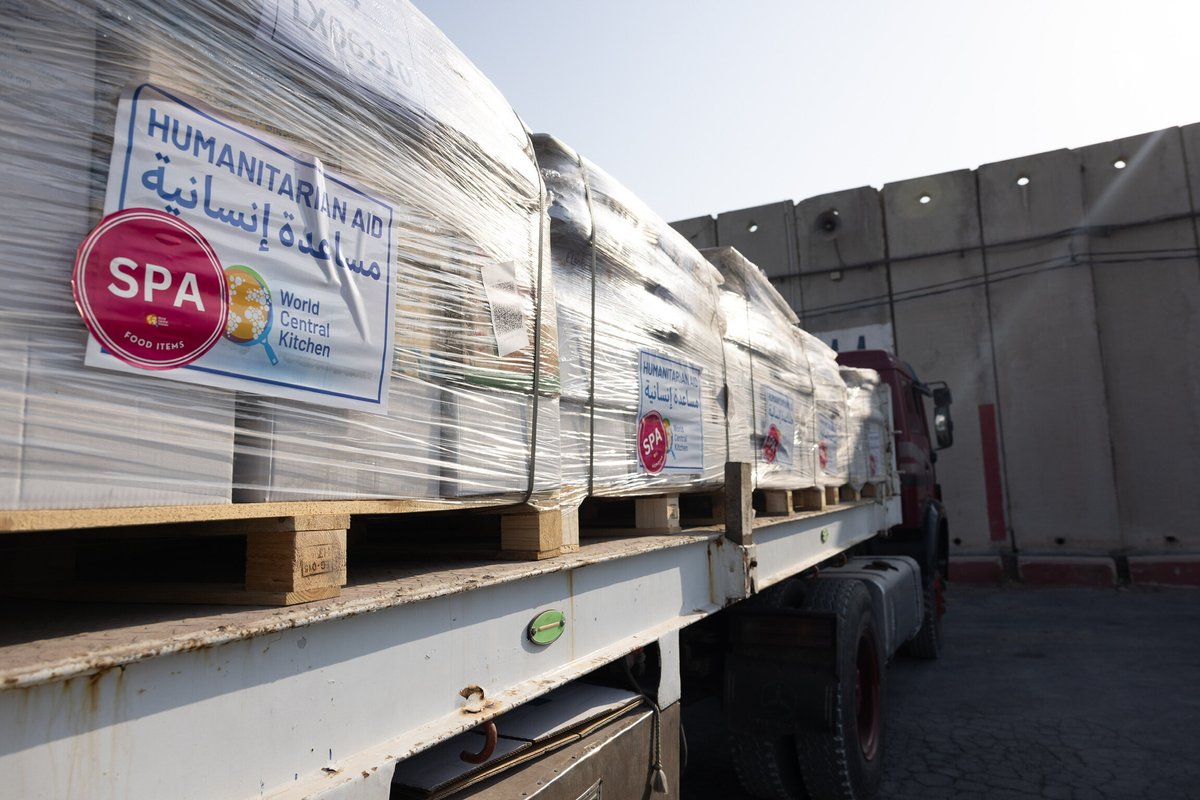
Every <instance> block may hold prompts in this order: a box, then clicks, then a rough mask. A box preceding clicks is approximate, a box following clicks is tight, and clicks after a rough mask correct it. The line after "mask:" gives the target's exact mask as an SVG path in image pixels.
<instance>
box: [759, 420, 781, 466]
mask: <svg viewBox="0 0 1200 800" xmlns="http://www.w3.org/2000/svg"><path fill="white" fill-rule="evenodd" d="M780 436H781V434H780V433H779V428H777V427H775V426H774V425H772V426H771V427H770V428H768V429H767V435H766V436H765V437H764V438H763V448H762V450H763V461H766V462H767V463H768V464H774V463H775V459H776V457H778V455H779V439H780Z"/></svg>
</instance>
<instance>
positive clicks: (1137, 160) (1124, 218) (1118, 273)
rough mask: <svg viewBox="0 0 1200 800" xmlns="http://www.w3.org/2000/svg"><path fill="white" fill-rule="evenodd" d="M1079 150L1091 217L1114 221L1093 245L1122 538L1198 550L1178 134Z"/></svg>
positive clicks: (1184, 193)
mask: <svg viewBox="0 0 1200 800" xmlns="http://www.w3.org/2000/svg"><path fill="white" fill-rule="evenodd" d="M1078 153H1079V158H1080V161H1081V163H1082V165H1083V188H1084V207H1085V210H1086V214H1087V216H1086V219H1087V222H1088V224H1089V225H1093V226H1113V227H1111V228H1108V229H1102V230H1098V231H1096V232H1095V233H1094V234H1093V235H1092V236H1091V237H1090V238H1089V249H1090V251H1091V257H1092V262H1093V267H1092V270H1093V280H1094V282H1095V289H1096V305H1097V321H1098V325H1099V331H1100V342H1101V350H1102V353H1103V357H1104V375H1105V380H1106V384H1107V390H1108V404H1109V417H1110V424H1111V429H1112V440H1113V453H1114V459H1115V464H1116V476H1117V487H1118V491H1117V497H1118V503H1119V506H1120V515H1121V522H1122V529H1123V539H1122V541H1121V545H1122V547H1123V548H1124V549H1126V550H1129V551H1134V552H1163V551H1168V552H1169V551H1172V550H1174V549H1177V548H1178V547H1180V546H1181V545H1183V546H1184V547H1188V548H1191V549H1193V550H1194V549H1195V548H1196V547H1198V546H1200V525H1198V523H1200V494H1197V492H1196V491H1195V488H1194V485H1195V475H1196V471H1197V470H1196V468H1197V466H1198V464H1197V461H1198V459H1200V416H1198V415H1197V414H1196V409H1197V408H1198V407H1200V352H1198V351H1197V350H1198V347H1200V344H1198V343H1200V263H1198V261H1197V259H1196V236H1195V230H1194V228H1193V225H1192V220H1191V218H1190V217H1191V214H1192V213H1193V209H1192V204H1191V200H1190V197H1189V192H1188V185H1187V169H1186V165H1185V162H1184V153H1183V142H1182V136H1181V133H1180V131H1179V130H1178V129H1169V130H1166V131H1159V132H1156V133H1152V134H1147V135H1144V136H1135V137H1130V138H1127V139H1121V140H1118V141H1113V142H1106V143H1104V144H1098V145H1093V146H1091V147H1085V148H1082V149H1081V150H1079V151H1078ZM1122 163H1123V164H1124V166H1123V168H1118V167H1119V166H1120V164H1122ZM1154 220H1164V221H1162V222H1157V223H1154V222H1153V221H1154ZM1148 222H1149V223H1152V224H1147V223H1148ZM1123 226H1129V227H1123Z"/></svg>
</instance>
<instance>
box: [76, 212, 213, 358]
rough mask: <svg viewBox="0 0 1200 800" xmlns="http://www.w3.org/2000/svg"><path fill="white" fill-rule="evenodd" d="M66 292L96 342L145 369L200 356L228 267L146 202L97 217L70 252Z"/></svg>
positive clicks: (208, 343)
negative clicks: (71, 262)
mask: <svg viewBox="0 0 1200 800" xmlns="http://www.w3.org/2000/svg"><path fill="white" fill-rule="evenodd" d="M71 291H72V293H73V294H74V295H75V307H76V308H78V309H79V315H80V316H81V317H83V321H84V323H85V324H86V325H87V327H88V330H89V331H91V332H92V335H93V336H95V337H96V339H97V341H99V342H100V344H101V345H103V346H104V348H105V349H107V350H108V351H109V352H110V353H112V354H113V355H114V356H116V357H117V358H119V359H121V360H122V361H124V362H125V363H126V364H132V365H133V366H135V367H141V368H143V369H174V368H176V367H182V366H184V365H185V364H190V363H191V362H193V361H195V360H196V359H198V358H200V356H202V355H204V354H205V353H207V352H208V351H209V350H210V349H212V346H213V345H214V344H216V343H217V340H218V339H220V338H221V335H222V334H223V333H224V332H225V323H226V319H227V317H228V314H229V305H228V298H227V296H226V284H225V272H224V271H223V270H222V269H221V262H220V261H219V260H218V259H217V254H216V253H215V252H213V249H212V247H211V246H210V245H209V243H208V242H207V241H206V240H205V239H204V236H203V235H201V233H200V232H199V231H197V230H196V229H195V228H193V227H192V226H191V225H188V224H187V223H186V222H184V221H183V220H181V219H177V218H176V217H173V216H171V215H170V214H167V213H164V212H162V211H156V210H154V209H150V208H130V209H126V210H124V211H118V212H116V213H115V214H109V215H108V216H107V217H105V218H104V219H102V220H100V224H99V225H97V226H96V228H95V229H94V230H93V231H92V232H91V233H89V234H88V236H87V238H86V239H84V240H83V244H81V245H79V251H78V252H77V253H76V254H75V272H74V274H73V275H72V277H71Z"/></svg>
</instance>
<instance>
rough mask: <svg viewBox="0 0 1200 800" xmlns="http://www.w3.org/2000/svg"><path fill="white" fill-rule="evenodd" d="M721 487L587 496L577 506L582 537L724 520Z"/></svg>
mask: <svg viewBox="0 0 1200 800" xmlns="http://www.w3.org/2000/svg"><path fill="white" fill-rule="evenodd" d="M726 503H727V492H726V490H725V489H724V488H719V489H703V490H698V491H691V492H669V493H664V494H656V495H645V496H632V497H625V496H602V497H589V498H587V499H586V500H585V501H584V502H583V505H582V506H581V507H580V510H579V531H580V535H581V536H583V537H584V538H589V537H606V536H656V535H663V534H674V533H682V532H683V531H685V530H688V529H692V528H707V527H712V526H714V525H724V524H725V514H726Z"/></svg>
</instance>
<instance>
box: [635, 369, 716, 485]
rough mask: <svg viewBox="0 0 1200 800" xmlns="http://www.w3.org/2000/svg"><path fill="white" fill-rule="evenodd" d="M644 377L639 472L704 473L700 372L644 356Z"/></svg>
mask: <svg viewBox="0 0 1200 800" xmlns="http://www.w3.org/2000/svg"><path fill="white" fill-rule="evenodd" d="M638 374H639V377H640V382H639V384H640V387H641V390H640V392H639V393H638V427H637V433H638V441H637V458H638V471H639V472H642V473H647V474H650V475H657V474H658V473H660V472H668V473H674V474H695V475H699V474H701V473H703V472H704V414H703V409H702V408H701V405H700V397H701V384H700V378H701V369H700V367H698V366H696V365H694V364H688V363H686V362H683V361H677V360H675V359H673V358H670V357H668V356H664V355H661V354H659V353H650V352H647V351H645V350H642V351H640V352H639V354H638Z"/></svg>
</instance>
